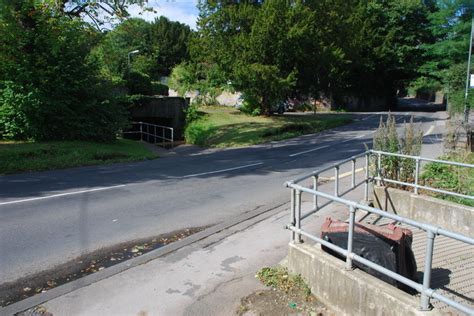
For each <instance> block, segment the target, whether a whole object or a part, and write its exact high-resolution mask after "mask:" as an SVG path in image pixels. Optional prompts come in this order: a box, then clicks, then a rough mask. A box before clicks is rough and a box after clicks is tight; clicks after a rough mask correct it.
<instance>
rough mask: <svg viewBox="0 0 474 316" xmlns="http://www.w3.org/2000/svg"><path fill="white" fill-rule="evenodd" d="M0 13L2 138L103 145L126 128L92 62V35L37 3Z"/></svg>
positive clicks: (110, 87) (106, 83) (78, 23)
mask: <svg viewBox="0 0 474 316" xmlns="http://www.w3.org/2000/svg"><path fill="white" fill-rule="evenodd" d="M18 3H19V4H18V5H11V6H10V7H7V8H6V9H5V10H0V34H2V35H3V34H8V35H9V36H5V37H2V39H1V40H0V60H1V61H3V62H0V80H2V81H1V82H0V130H1V133H2V135H3V137H8V138H14V139H34V140H96V141H108V140H113V139H115V137H116V133H117V131H118V130H119V129H120V128H121V127H122V126H123V125H124V124H125V123H126V119H125V115H124V111H123V109H122V107H120V106H118V105H116V104H115V101H114V97H113V93H112V91H113V85H112V84H111V83H110V82H109V81H107V80H104V79H103V78H102V77H101V75H100V71H99V65H98V64H97V60H94V58H91V56H90V52H91V48H92V45H93V44H94V39H95V36H96V35H97V34H96V33H94V32H91V30H90V29H89V27H88V26H87V25H86V24H85V23H84V22H82V21H81V20H79V19H69V18H67V17H64V16H61V15H58V14H56V13H55V12H54V11H52V10H51V8H50V7H49V6H46V5H42V4H39V2H37V1H32V0H28V1H22V2H21V3H20V2H18Z"/></svg>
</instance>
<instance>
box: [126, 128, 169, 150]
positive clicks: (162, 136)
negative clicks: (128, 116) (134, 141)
mask: <svg viewBox="0 0 474 316" xmlns="http://www.w3.org/2000/svg"><path fill="white" fill-rule="evenodd" d="M132 125H139V126H140V130H137V131H128V132H123V133H122V134H138V133H139V134H140V140H142V141H143V140H144V139H146V141H147V142H148V143H150V137H152V138H153V143H154V144H156V139H157V138H159V139H161V142H162V146H163V147H165V142H166V141H169V142H171V147H173V145H174V129H173V128H172V127H168V126H163V125H156V124H150V123H146V122H132ZM144 127H145V128H144ZM157 128H158V129H161V133H157V131H156V129H157ZM150 129H151V130H152V132H153V133H151V132H150ZM167 130H168V131H169V135H170V136H169V138H168V137H167V135H166V131H167ZM143 135H145V136H146V137H143Z"/></svg>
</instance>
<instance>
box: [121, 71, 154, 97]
mask: <svg viewBox="0 0 474 316" xmlns="http://www.w3.org/2000/svg"><path fill="white" fill-rule="evenodd" d="M125 82H126V87H127V89H128V92H129V94H132V95H133V94H140V95H152V94H153V86H152V83H151V79H150V76H148V75H145V74H143V73H141V72H138V71H130V72H128V73H127V74H126V75H125Z"/></svg>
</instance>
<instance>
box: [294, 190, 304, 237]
mask: <svg viewBox="0 0 474 316" xmlns="http://www.w3.org/2000/svg"><path fill="white" fill-rule="evenodd" d="M295 204H296V205H295V206H296V210H295V215H296V228H298V229H301V191H300V190H296V203H295ZM301 241H302V240H301V234H297V235H296V240H295V242H297V243H300V242H301Z"/></svg>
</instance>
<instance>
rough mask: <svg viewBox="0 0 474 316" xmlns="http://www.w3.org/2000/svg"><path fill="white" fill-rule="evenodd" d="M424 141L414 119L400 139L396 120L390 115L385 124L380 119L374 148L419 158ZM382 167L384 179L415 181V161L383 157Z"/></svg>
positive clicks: (406, 125) (374, 162)
mask: <svg viewBox="0 0 474 316" xmlns="http://www.w3.org/2000/svg"><path fill="white" fill-rule="evenodd" d="M422 141H423V133H422V132H421V130H416V129H415V126H414V123H413V117H412V118H411V119H410V123H409V124H406V123H405V128H404V132H403V135H402V136H401V137H400V136H399V135H398V133H397V128H396V122H395V118H394V117H393V116H392V115H390V114H389V115H388V116H387V121H386V122H385V123H384V121H383V119H382V117H381V118H380V124H379V127H378V129H377V130H376V132H375V134H374V146H373V148H374V149H375V150H379V151H385V152H390V153H401V154H405V155H411V156H418V155H420V153H421V145H422ZM375 164H376V161H373V165H375ZM380 165H381V170H380V173H381V176H382V178H387V179H392V180H400V181H404V182H410V181H412V180H413V179H414V171H415V161H414V160H413V159H408V158H400V157H394V156H382V158H381V164H380ZM374 169H375V167H374ZM387 185H388V183H387Z"/></svg>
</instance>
